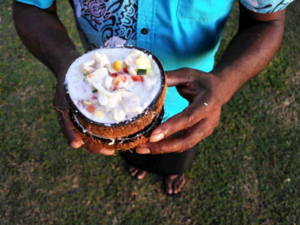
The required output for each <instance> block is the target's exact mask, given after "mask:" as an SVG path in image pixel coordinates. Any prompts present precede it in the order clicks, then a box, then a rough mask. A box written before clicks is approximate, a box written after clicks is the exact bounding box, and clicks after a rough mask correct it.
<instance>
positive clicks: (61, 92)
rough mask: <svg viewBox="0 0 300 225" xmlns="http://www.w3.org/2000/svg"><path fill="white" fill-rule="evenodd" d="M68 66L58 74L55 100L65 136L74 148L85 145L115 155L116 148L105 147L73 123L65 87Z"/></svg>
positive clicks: (99, 152) (96, 150)
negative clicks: (83, 133)
mask: <svg viewBox="0 0 300 225" xmlns="http://www.w3.org/2000/svg"><path fill="white" fill-rule="evenodd" d="M68 68H69V65H68V66H66V67H65V68H64V69H62V70H61V71H62V72H60V75H58V76H57V84H56V93H55V97H54V101H53V106H54V108H55V110H56V112H57V116H58V122H59V125H60V127H61V130H62V132H63V134H64V136H65V138H66V139H67V140H68V141H69V143H70V145H71V146H72V147H73V148H80V147H84V148H85V149H87V150H89V151H91V152H93V153H96V154H103V155H113V154H114V153H115V151H114V150H109V149H104V148H102V147H100V146H99V145H97V144H95V143H94V142H93V140H92V139H91V138H88V137H86V136H84V135H81V134H80V132H79V131H78V130H77V129H76V127H75V126H74V124H73V123H72V121H71V119H70V117H69V104H68V102H67V98H66V93H65V88H64V79H65V74H66V72H67V70H68Z"/></svg>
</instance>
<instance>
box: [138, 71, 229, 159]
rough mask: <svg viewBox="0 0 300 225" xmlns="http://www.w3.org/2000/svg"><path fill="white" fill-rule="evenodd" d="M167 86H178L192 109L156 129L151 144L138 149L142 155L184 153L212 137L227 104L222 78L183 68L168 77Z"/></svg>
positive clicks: (184, 111) (171, 72)
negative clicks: (222, 109) (222, 110)
mask: <svg viewBox="0 0 300 225" xmlns="http://www.w3.org/2000/svg"><path fill="white" fill-rule="evenodd" d="M167 84H168V86H176V88H177V91H178V92H179V94H180V95H181V96H182V97H184V98H185V99H187V100H188V101H189V106H188V107H187V108H185V109H184V110H183V111H182V112H181V113H179V114H177V115H175V116H173V117H171V118H170V119H168V120H167V121H166V122H165V123H162V124H161V125H159V126H158V127H157V128H155V129H154V131H153V132H152V133H151V136H150V142H148V143H146V144H145V145H142V146H140V147H139V148H137V149H136V152H137V153H139V154H163V153H171V152H183V151H185V150H188V149H190V148H192V147H193V146H195V145H196V144H197V143H198V142H200V141H201V140H203V139H204V138H206V137H208V136H209V135H211V134H212V132H213V130H214V129H215V128H216V127H217V126H218V124H219V121H220V115H221V108H222V105H223V104H224V103H225V95H224V94H225V93H223V90H224V89H223V88H222V87H221V84H222V82H221V79H220V78H219V77H217V76H215V75H214V74H212V73H205V72H202V71H199V70H194V69H189V68H182V69H179V70H175V71H170V72H168V73H167Z"/></svg>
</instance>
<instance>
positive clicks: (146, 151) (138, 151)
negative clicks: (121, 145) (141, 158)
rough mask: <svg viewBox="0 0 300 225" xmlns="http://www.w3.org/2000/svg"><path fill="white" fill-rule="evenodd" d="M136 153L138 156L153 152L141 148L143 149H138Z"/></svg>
mask: <svg viewBox="0 0 300 225" xmlns="http://www.w3.org/2000/svg"><path fill="white" fill-rule="evenodd" d="M135 151H136V153H138V154H149V153H150V152H151V151H150V149H149V148H145V147H143V148H141V147H140V148H137V149H136V150H135Z"/></svg>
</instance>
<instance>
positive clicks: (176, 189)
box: [174, 175, 185, 194]
mask: <svg viewBox="0 0 300 225" xmlns="http://www.w3.org/2000/svg"><path fill="white" fill-rule="evenodd" d="M184 184H185V178H184V175H183V176H182V177H181V178H180V179H179V180H178V181H177V182H176V184H174V193H175V194H177V193H178V192H180V191H181V189H182V187H183V186H184Z"/></svg>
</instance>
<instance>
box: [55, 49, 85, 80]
mask: <svg viewBox="0 0 300 225" xmlns="http://www.w3.org/2000/svg"><path fill="white" fill-rule="evenodd" d="M79 56H80V54H79V53H78V52H77V51H76V50H72V51H69V52H67V54H64V56H63V57H62V58H61V60H60V62H59V64H58V69H57V71H56V72H55V77H56V80H57V83H63V82H64V80H65V76H66V73H67V71H68V69H69V67H70V65H71V64H72V63H73V62H74V61H75V60H76V59H77V58H78V57H79Z"/></svg>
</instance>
